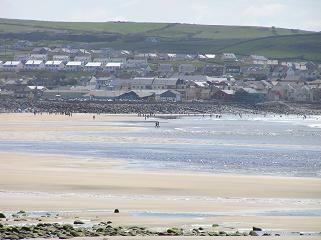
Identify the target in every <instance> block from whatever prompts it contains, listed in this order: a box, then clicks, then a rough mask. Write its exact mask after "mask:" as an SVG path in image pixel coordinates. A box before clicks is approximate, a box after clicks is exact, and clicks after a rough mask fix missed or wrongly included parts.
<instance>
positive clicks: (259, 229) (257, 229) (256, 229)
mask: <svg viewBox="0 0 321 240" xmlns="http://www.w3.org/2000/svg"><path fill="white" fill-rule="evenodd" d="M253 231H256V232H260V231H262V228H259V227H253Z"/></svg>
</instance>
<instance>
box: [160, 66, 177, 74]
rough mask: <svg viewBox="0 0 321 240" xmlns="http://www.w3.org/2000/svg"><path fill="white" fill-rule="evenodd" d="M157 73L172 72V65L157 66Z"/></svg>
mask: <svg viewBox="0 0 321 240" xmlns="http://www.w3.org/2000/svg"><path fill="white" fill-rule="evenodd" d="M158 72H159V73H161V74H168V73H172V72H174V67H173V65H172V64H159V66H158Z"/></svg>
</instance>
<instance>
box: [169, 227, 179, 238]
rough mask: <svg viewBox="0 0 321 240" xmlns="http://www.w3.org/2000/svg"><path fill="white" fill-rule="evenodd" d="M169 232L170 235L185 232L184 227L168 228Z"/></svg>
mask: <svg viewBox="0 0 321 240" xmlns="http://www.w3.org/2000/svg"><path fill="white" fill-rule="evenodd" d="M167 233H168V234H170V235H175V236H179V235H182V234H183V231H182V229H178V228H169V229H167Z"/></svg>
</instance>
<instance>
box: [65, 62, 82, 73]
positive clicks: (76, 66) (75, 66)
mask: <svg viewBox="0 0 321 240" xmlns="http://www.w3.org/2000/svg"><path fill="white" fill-rule="evenodd" d="M83 66H84V65H83V63H82V62H77V61H70V62H67V64H66V68H65V69H66V70H67V71H70V72H79V71H82V70H83Z"/></svg>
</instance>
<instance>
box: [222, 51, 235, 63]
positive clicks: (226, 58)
mask: <svg viewBox="0 0 321 240" xmlns="http://www.w3.org/2000/svg"><path fill="white" fill-rule="evenodd" d="M221 59H222V60H223V61H226V62H235V61H237V57H236V56H235V54H234V53H222V56H221Z"/></svg>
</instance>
